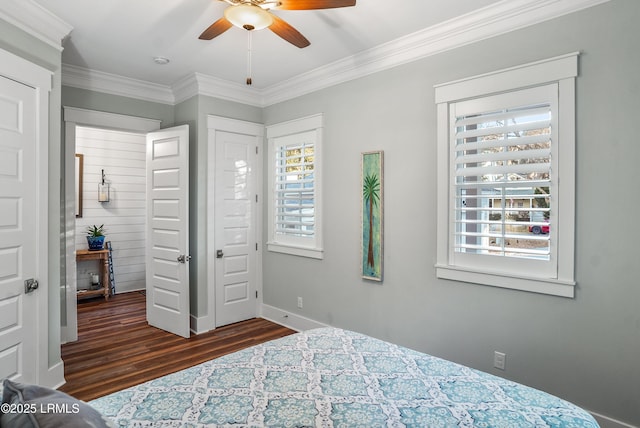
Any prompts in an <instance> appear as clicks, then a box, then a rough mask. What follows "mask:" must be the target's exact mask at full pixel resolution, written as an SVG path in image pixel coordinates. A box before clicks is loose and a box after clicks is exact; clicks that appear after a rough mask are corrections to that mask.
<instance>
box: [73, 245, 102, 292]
mask: <svg viewBox="0 0 640 428" xmlns="http://www.w3.org/2000/svg"><path fill="white" fill-rule="evenodd" d="M85 260H100V261H101V263H100V278H102V288H99V289H97V290H78V293H77V297H78V298H80V297H85V296H101V295H104V299H105V300H109V294H110V290H109V250H96V251H89V250H77V251H76V261H77V262H81V261H85Z"/></svg>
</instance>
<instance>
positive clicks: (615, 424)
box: [590, 412, 638, 428]
mask: <svg viewBox="0 0 640 428" xmlns="http://www.w3.org/2000/svg"><path fill="white" fill-rule="evenodd" d="M590 413H591V415H592V416H593V417H594V418H595V419H596V421H597V422H598V425H600V428H638V427H637V426H635V425H630V424H628V423H625V422H621V421H618V420H616V419H613V418H610V417H608V416H604V415H601V414H598V413H595V412H590Z"/></svg>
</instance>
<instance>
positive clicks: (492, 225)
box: [452, 103, 555, 260]
mask: <svg viewBox="0 0 640 428" xmlns="http://www.w3.org/2000/svg"><path fill="white" fill-rule="evenodd" d="M552 124H553V112H552V105H551V104H550V103H536V104H531V105H524V106H519V107H514V108H505V109H496V110H492V111H487V112H480V113H478V112H474V113H473V114H465V115H461V116H456V117H455V125H454V129H455V131H454V133H455V137H454V139H453V142H454V147H453V151H452V156H453V159H454V162H453V163H454V165H455V171H454V177H453V186H454V189H453V191H454V194H455V196H454V199H455V201H454V224H455V227H454V237H455V239H454V248H453V250H454V251H455V252H457V253H467V254H483V255H494V256H503V257H517V258H525V259H537V260H549V259H550V255H551V246H550V238H549V236H550V234H549V230H550V228H551V227H552V225H551V224H550V223H549V217H550V209H551V203H552V201H553V195H551V194H550V189H552V188H553V186H552V185H551V181H552V167H551V166H552V144H554V132H555V130H554V129H553V126H552Z"/></svg>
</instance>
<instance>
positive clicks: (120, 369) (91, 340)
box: [60, 292, 294, 401]
mask: <svg viewBox="0 0 640 428" xmlns="http://www.w3.org/2000/svg"><path fill="white" fill-rule="evenodd" d="M145 311H146V309H145V296H144V294H142V293H138V292H132V293H124V294H117V295H115V296H113V297H112V298H111V299H109V301H108V302H105V301H104V299H91V300H80V301H79V302H78V341H77V342H73V343H67V344H65V345H62V359H63V360H64V364H65V379H66V381H67V383H66V384H65V385H63V386H62V387H61V388H60V390H61V391H64V392H66V393H67V394H70V395H72V396H74V397H76V398H79V399H81V400H85V401H88V400H92V399H94V398H98V397H102V396H103V395H107V394H110V393H112V392H115V391H119V390H121V389H124V388H127V387H129V386H133V385H137V384H139V383H142V382H145V381H147V380H151V379H155V378H157V377H160V376H164V375H166V374H169V373H173V372H176V371H178V370H182V369H185V368H188V367H191V366H194V365H196V364H199V363H202V362H204V361H207V360H210V359H212V358H216V357H220V356H222V355H225V354H229V353H231V352H234V351H237V350H240V349H243V348H246V347H249V346H252V345H256V344H258V343H262V342H266V341H269V340H272V339H276V338H279V337H283V336H287V335H289V334H292V333H294V331H293V330H290V329H288V328H286V327H282V326H280V325H278V324H275V323H272V322H270V321H267V320H264V319H261V318H254V319H251V320H248V321H243V322H240V323H237V324H231V325H228V326H224V327H220V328H217V329H215V330H214V331H211V332H208V333H204V334H199V335H192V336H191V338H189V339H185V338H183V337H180V336H176V335H173V334H171V333H167V332H165V331H163V330H160V329H157V328H155V327H151V326H149V325H148V324H147V321H146V314H145Z"/></svg>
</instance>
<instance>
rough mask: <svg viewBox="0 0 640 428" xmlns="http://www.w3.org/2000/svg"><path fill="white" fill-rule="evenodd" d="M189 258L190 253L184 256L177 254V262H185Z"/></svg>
mask: <svg viewBox="0 0 640 428" xmlns="http://www.w3.org/2000/svg"><path fill="white" fill-rule="evenodd" d="M189 260H191V256H190V255H189V256H185V255H184V254H180V255H179V256H178V262H180V263H186V262H188V261H189Z"/></svg>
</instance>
